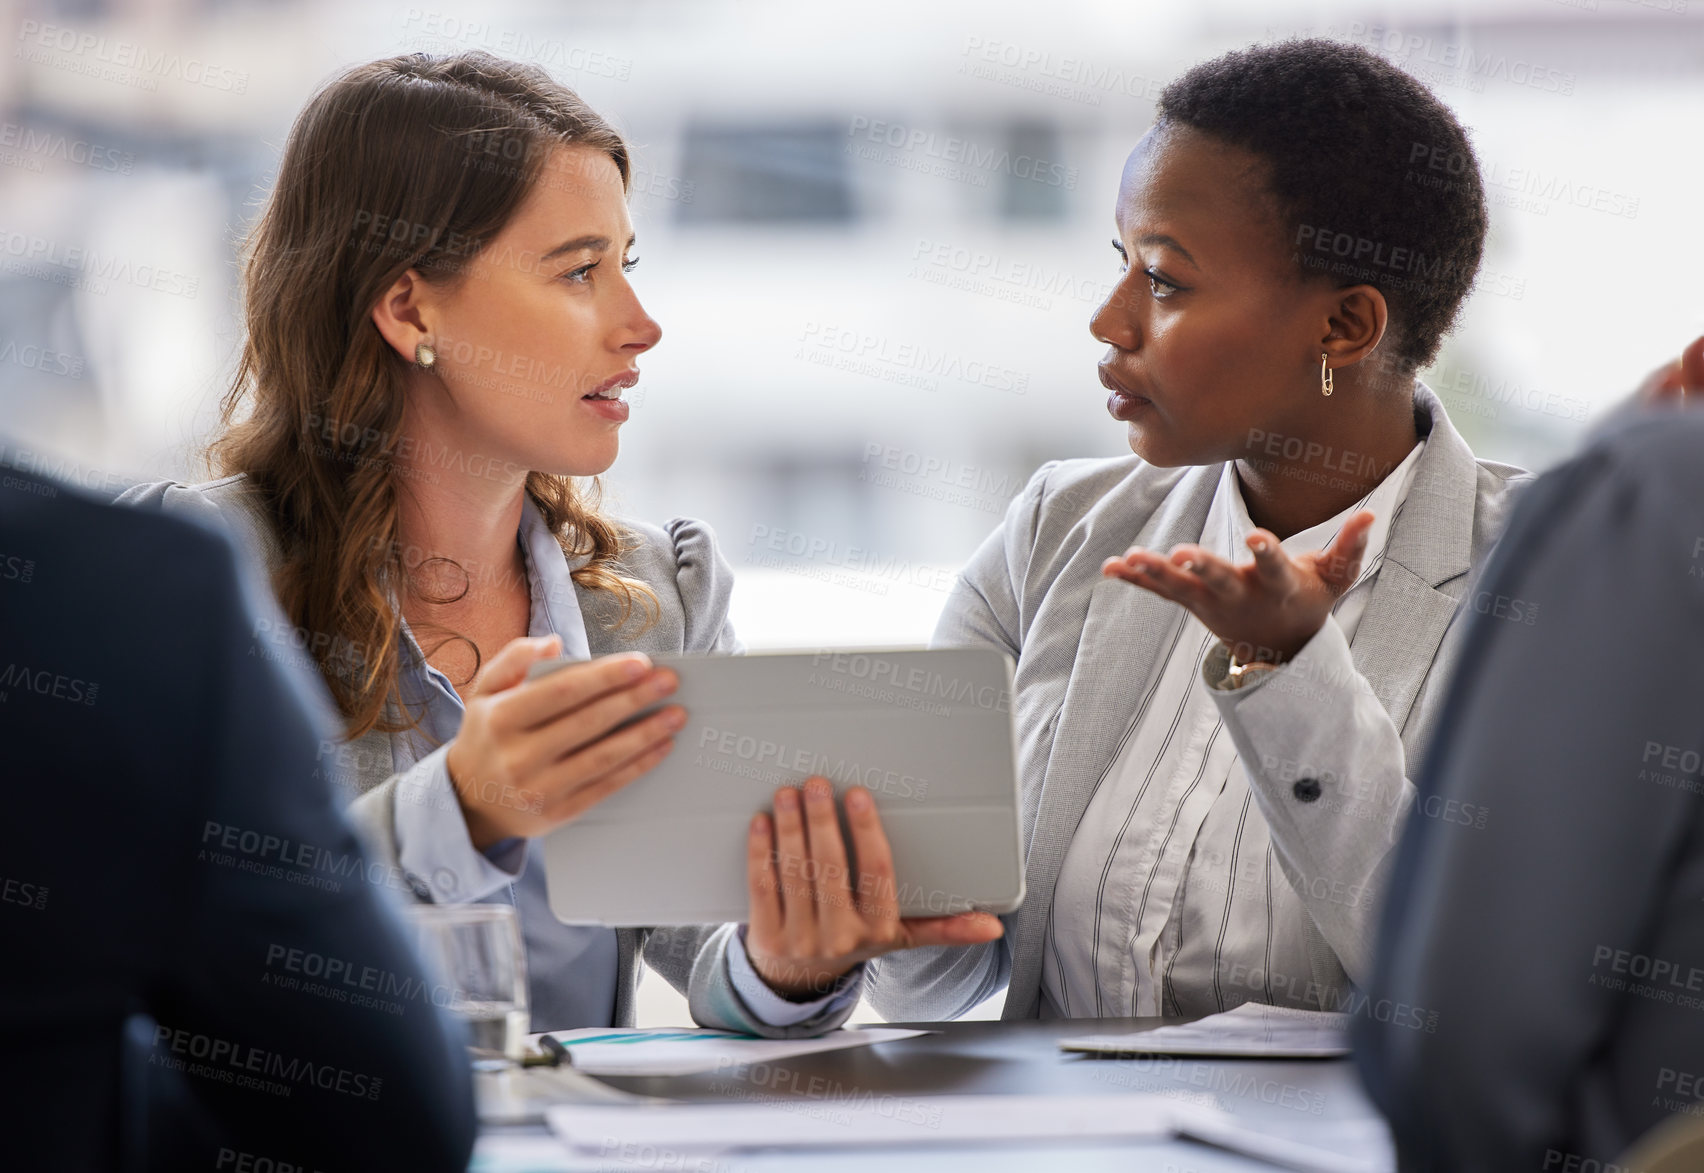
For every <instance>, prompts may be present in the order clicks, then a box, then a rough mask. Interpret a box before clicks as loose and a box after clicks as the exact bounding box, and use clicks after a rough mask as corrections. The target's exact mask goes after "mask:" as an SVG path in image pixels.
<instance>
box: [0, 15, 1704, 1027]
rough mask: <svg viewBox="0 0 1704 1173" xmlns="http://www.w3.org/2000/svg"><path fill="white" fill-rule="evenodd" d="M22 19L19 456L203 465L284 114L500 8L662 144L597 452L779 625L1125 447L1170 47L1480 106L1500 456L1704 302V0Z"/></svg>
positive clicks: (821, 636)
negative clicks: (1349, 73) (608, 426)
mask: <svg viewBox="0 0 1704 1173" xmlns="http://www.w3.org/2000/svg"><path fill="white" fill-rule="evenodd" d="M0 18H3V19H0V26H3V27H4V28H5V29H6V30H7V34H8V36H9V39H10V41H11V44H10V45H9V46H8V47H7V51H6V52H4V53H3V54H0V107H3V111H0V434H4V435H5V436H6V437H8V439H7V440H6V441H5V442H6V445H7V449H6V451H5V453H4V455H3V458H0V464H3V465H4V466H5V467H8V468H9V467H28V468H37V469H42V470H44V471H48V472H55V473H58V474H60V475H62V476H65V477H67V478H68V479H71V480H77V481H81V482H82V483H85V484H89V485H91V486H92V487H96V488H106V489H117V488H119V487H121V486H122V485H123V484H125V483H128V482H131V481H135V480H141V479H151V478H157V477H161V476H173V477H178V478H182V479H200V477H201V476H202V475H203V474H204V466H203V465H202V464H201V455H200V449H201V447H202V445H203V444H204V443H205V441H206V440H207V438H208V436H209V433H210V429H211V428H212V426H213V425H214V423H215V420H216V413H217V403H218V399H219V397H220V396H221V394H222V392H223V391H224V389H225V387H226V384H227V380H228V377H229V372H230V369H231V366H232V363H233V358H234V355H235V352H236V348H237V345H238V336H237V333H236V327H237V313H236V311H237V296H238V285H237V272H236V265H235V255H236V248H237V244H238V242H239V240H240V237H241V234H242V232H243V230H244V228H245V226H246V225H247V223H248V222H249V220H250V218H251V217H252V215H253V214H254V212H255V209H256V207H257V203H258V201H259V200H260V198H262V196H263V195H264V193H265V192H266V190H267V187H268V184H269V182H270V180H271V177H272V175H273V173H274V171H275V168H276V166H277V161H278V155H279V150H280V147H281V145H282V142H283V139H284V136H285V134H286V132H287V130H288V128H289V125H290V122H291V120H292V118H293V117H294V115H295V114H296V112H297V111H298V110H299V109H300V107H301V106H302V104H303V103H304V101H305V100H306V99H307V98H308V96H309V94H310V93H311V92H312V91H313V89H314V88H315V87H316V86H317V85H318V84H319V83H321V82H322V81H324V80H325V79H326V78H327V77H328V76H329V75H331V74H332V73H333V72H334V71H336V70H338V69H339V68H341V67H343V66H346V65H349V64H351V63H354V62H359V61H362V60H366V59H370V58H374V57H379V56H386V55H390V54H394V53H398V52H402V51H409V50H428V51H456V50H460V49H464V48H472V47H481V48H485V49H488V50H490V51H492V52H495V53H499V54H503V55H506V56H510V57H516V58H521V59H526V60H531V61H535V62H537V63H539V64H541V65H543V66H545V67H546V68H548V69H550V70H551V71H552V72H554V73H555V74H556V75H557V76H558V77H559V78H561V79H562V80H564V81H566V82H568V83H569V84H570V85H572V86H574V87H575V88H576V89H578V90H579V91H580V93H581V94H582V95H583V96H584V97H586V98H587V99H588V100H589V101H591V102H592V103H593V104H594V105H595V106H596V107H597V108H598V109H600V110H601V111H602V112H604V113H605V114H606V115H608V116H610V117H611V118H612V119H613V121H615V122H616V124H617V125H619V126H620V127H622V128H623V129H624V130H625V131H626V132H627V133H628V135H629V136H630V138H631V140H632V142H633V143H634V144H635V147H636V160H637V172H638V173H637V175H636V183H635V191H634V195H633V211H634V217H635V222H636V225H637V228H638V232H639V237H640V246H639V248H638V250H637V251H638V253H639V254H640V255H641V256H642V257H643V264H642V266H641V267H640V269H639V270H638V272H637V274H636V281H637V285H638V288H639V291H640V294H641V296H642V298H643V299H644V300H645V302H646V304H647V308H648V309H649V310H650V311H651V313H652V314H653V315H654V316H655V317H656V318H657V319H658V320H659V321H660V322H661V323H662V325H663V329H664V341H663V343H662V345H661V346H660V347H659V348H658V349H657V350H656V351H655V352H654V353H652V354H651V355H649V356H647V357H646V358H645V359H644V360H643V362H642V366H643V371H644V378H643V381H642V382H641V384H640V386H639V387H638V388H636V389H635V390H634V391H633V392H631V393H630V396H629V397H630V399H631V401H632V402H633V403H634V404H635V410H634V413H633V418H632V421H631V422H630V423H629V425H628V426H627V428H626V430H625V431H624V443H623V452H622V455H621V458H620V460H619V461H618V463H617V465H616V467H615V469H614V470H613V472H612V473H611V475H610V476H609V477H608V478H606V482H607V488H608V492H609V495H610V497H611V498H612V499H613V501H614V502H615V504H616V505H617V507H618V508H619V509H620V510H622V511H624V512H628V513H631V514H634V515H637V516H642V517H646V518H650V519H653V520H662V519H664V518H667V517H670V516H674V515H678V514H685V515H690V516H697V517H702V518H705V519H707V520H708V521H710V522H711V523H712V524H713V525H714V526H715V528H716V529H717V531H718V532H719V534H720V536H721V539H722V542H723V545H724V548H725V550H726V553H727V555H728V557H729V558H730V560H731V561H732V562H733V563H734V565H735V567H736V569H737V570H738V571H739V574H740V587H739V591H738V600H737V602H736V620H737V622H738V623H739V625H740V628H741V631H742V634H743V636H744V638H745V639H746V641H747V643H748V644H749V645H750V646H752V647H754V648H761V647H786V646H817V645H822V644H830V643H837V644H907V643H920V642H922V641H924V640H925V639H926V638H927V636H928V633H929V631H930V629H931V627H932V625H933V622H934V618H935V614H936V612H937V611H938V610H939V607H940V605H941V602H942V601H943V599H944V597H945V596H944V592H945V589H946V587H947V586H948V585H949V584H950V582H951V576H952V571H953V568H955V567H956V566H957V565H958V564H959V563H960V562H962V560H963V559H964V558H965V557H966V556H967V555H968V554H969V553H970V552H971V551H972V549H973V548H974V547H975V545H976V544H977V542H979V541H980V540H981V539H982V537H983V536H984V535H985V534H986V533H987V532H988V531H989V530H990V529H991V528H992V527H993V526H994V525H995V524H996V523H997V521H998V520H999V517H1000V515H1001V512H1002V510H1003V509H1004V506H1005V504H1006V502H1007V500H1008V499H1009V498H1010V497H1011V496H1012V495H1013V494H1014V493H1015V492H1016V491H1017V490H1018V489H1019V488H1020V487H1021V486H1022V484H1023V482H1024V480H1025V479H1026V477H1027V476H1028V474H1029V473H1030V472H1031V471H1032V470H1033V469H1034V468H1035V467H1036V466H1037V465H1038V464H1040V463H1041V462H1043V461H1045V460H1049V459H1054V458H1057V457H1066V456H1084V455H1091V456H1100V455H1114V454H1118V453H1120V452H1123V451H1125V449H1124V446H1123V428H1122V426H1121V425H1119V424H1117V423H1116V422H1114V421H1112V420H1110V419H1109V418H1108V417H1107V415H1106V413H1105V410H1104V406H1103V403H1104V398H1105V393H1104V391H1103V390H1102V389H1101V387H1100V385H1099V384H1098V382H1097V381H1096V378H1095V372H1094V364H1095V362H1096V360H1097V358H1098V355H1099V353H1100V350H1101V348H1100V347H1099V345H1098V344H1096V343H1095V342H1094V341H1093V340H1092V339H1091V338H1090V337H1089V335H1088V332H1087V321H1088V317H1089V314H1090V312H1091V310H1092V308H1093V307H1094V305H1095V304H1096V303H1097V302H1098V301H1099V300H1100V298H1101V297H1102V296H1103V295H1104V293H1105V291H1106V289H1107V288H1108V285H1109V284H1110V283H1111V282H1112V281H1114V280H1115V276H1116V272H1117V266H1116V262H1115V257H1114V255H1113V252H1112V249H1111V246H1110V244H1109V239H1110V237H1111V235H1112V207H1113V198H1114V194H1115V191H1116V187H1117V181H1118V174H1119V170H1120V167H1121V164H1122V162H1123V159H1124V157H1125V155H1126V154H1127V153H1128V151H1129V149H1130V148H1131V146H1132V145H1133V144H1134V143H1135V142H1136V140H1137V138H1138V137H1139V136H1140V135H1141V134H1142V132H1143V131H1144V130H1145V129H1146V127H1147V126H1148V124H1149V122H1150V121H1151V119H1152V116H1153V98H1154V96H1155V95H1156V94H1157V93H1158V90H1159V88H1160V87H1161V86H1162V85H1163V84H1164V83H1165V82H1166V81H1168V80H1169V79H1171V78H1172V77H1174V76H1175V75H1176V74H1178V73H1179V72H1180V71H1181V70H1183V69H1185V68H1186V67H1188V66H1189V65H1190V64H1192V63H1194V62H1196V61H1199V60H1201V59H1203V58H1206V57H1209V56H1212V55H1215V54H1217V53H1219V52H1222V51H1224V50H1226V49H1230V48H1234V47H1238V46H1242V45H1246V44H1248V43H1250V42H1253V41H1258V40H1262V39H1269V38H1282V37H1287V36H1291V35H1296V34H1316V35H1326V36H1335V37H1341V38H1344V39H1348V40H1353V41H1356V42H1358V43H1361V44H1364V45H1367V46H1368V47H1370V48H1374V49H1377V50H1379V51H1381V52H1384V53H1385V54H1386V55H1388V56H1390V57H1391V58H1392V59H1393V60H1396V61H1397V62H1399V63H1402V64H1405V65H1406V66H1407V67H1408V68H1410V69H1411V71H1413V72H1415V73H1417V74H1418V75H1419V76H1421V77H1422V78H1423V79H1424V80H1426V81H1427V82H1428V83H1429V84H1431V85H1432V86H1433V88H1434V89H1435V90H1436V91H1437V93H1438V94H1439V95H1440V96H1441V97H1443V98H1444V99H1445V100H1446V101H1447V102H1449V103H1450V104H1451V105H1452V106H1453V107H1454V108H1455V109H1456V110H1457V111H1458V112H1459V114H1460V116H1461V118H1462V119H1463V121H1464V122H1465V123H1466V124H1467V125H1468V126H1469V127H1471V128H1472V130H1473V133H1474V137H1475V143H1476V146H1477V148H1478V150H1479V153H1480V159H1481V164H1482V167H1483V169H1484V172H1485V174H1486V178H1487V181H1488V185H1489V187H1490V191H1491V195H1492V199H1493V206H1492V223H1493V229H1492V236H1491V242H1490V246H1489V249H1488V252H1487V257H1486V264H1485V273H1484V275H1483V277H1482V279H1481V282H1480V287H1479V289H1478V291H1477V292H1476V293H1475V295H1474V297H1473V299H1472V301H1471V302H1470V303H1469V305H1468V307H1467V311H1466V313H1465V316H1464V319H1463V325H1462V327H1461V329H1460V330H1459V332H1458V333H1457V334H1456V335H1455V336H1454V337H1453V338H1452V340H1451V341H1450V342H1449V344H1448V345H1447V346H1446V348H1445V350H1444V352H1443V355H1442V357H1441V358H1440V360H1439V362H1438V364H1437V365H1436V367H1434V368H1433V369H1432V370H1430V371H1429V372H1427V374H1426V377H1427V378H1428V380H1429V381H1431V382H1432V383H1433V385H1434V386H1435V387H1437V388H1438V389H1439V390H1440V391H1441V392H1442V393H1443V395H1444V399H1445V402H1446V404H1447V405H1448V407H1449V409H1450V411H1451V414H1452V417H1453V418H1454V419H1455V420H1456V422H1457V423H1458V425H1459V426H1460V427H1461V429H1462V430H1463V431H1464V432H1465V433H1466V434H1467V435H1468V437H1469V438H1470V440H1471V441H1472V443H1473V444H1474V446H1475V447H1476V449H1477V450H1478V451H1479V452H1480V453H1481V454H1482V455H1485V456H1488V457H1491V458H1495V459H1502V460H1507V461H1511V462H1515V463H1519V464H1524V465H1528V466H1531V467H1542V466H1544V465H1547V464H1549V463H1551V462H1553V461H1555V460H1556V459H1558V458H1559V457H1560V456H1561V455H1563V454H1564V453H1566V452H1567V451H1568V450H1569V448H1570V446H1571V445H1573V444H1574V443H1575V442H1576V441H1577V440H1578V439H1579V438H1580V436H1581V435H1582V434H1583V432H1584V431H1585V430H1586V429H1587V428H1588V427H1589V426H1590V423H1591V421H1592V419H1593V418H1594V417H1595V416H1597V415H1598V414H1599V413H1600V412H1601V411H1603V410H1604V409H1605V408H1606V407H1608V406H1609V405H1610V404H1611V403H1613V402H1614V401H1616V400H1617V399H1619V398H1620V397H1622V396H1623V395H1625V394H1626V392H1627V391H1628V390H1629V389H1630V387H1631V386H1632V385H1633V384H1634V383H1635V382H1636V381H1637V379H1638V378H1639V377H1640V376H1641V375H1642V374H1643V373H1644V372H1646V371H1647V370H1649V369H1650V368H1651V367H1653V366H1655V365H1656V364H1657V363H1659V362H1661V361H1662V360H1664V359H1665V358H1668V357H1671V356H1672V355H1674V354H1676V353H1678V350H1679V348H1680V346H1681V345H1682V343H1683V342H1684V341H1685V340H1686V339H1688V338H1690V337H1692V336H1695V335H1697V334H1698V333H1699V332H1701V331H1704V281H1700V279H1699V276H1698V274H1699V272H1700V266H1701V265H1704V206H1701V204H1700V194H1701V193H1704V183H1701V182H1700V181H1701V180H1704V154H1701V153H1700V151H1699V149H1698V144H1699V142H1700V135H1701V133H1704V0H1457V2H1456V3H1444V2H1434V0H1403V2H1396V0H1390V2H1385V3H1373V2H1365V3H1358V2H1354V0H1342V2H1318V3H1306V2H1300V0H1298V2H1295V3H1285V2H1283V0H1191V2H1189V3H1177V2H1172V3H1157V2H1152V0H1063V2H1060V3H1053V4H1036V3H1033V2H1031V0H1007V2H987V0H984V2H978V3H925V4H920V3H916V2H915V0H911V2H896V0H856V2H854V0H834V2H823V0H814V2H811V3H797V2H788V0H773V2H769V0H584V2H565V0H550V2H543V0H531V2H529V0H481V2H479V3H465V4H464V3H457V2H455V0H423V2H419V3H415V4H392V3H387V2H383V0H339V2H336V3H331V2H327V0H250V2H237V3H212V2H211V0H199V2H198V0H58V2H33V3H30V2H24V3H20V2H18V0H0ZM1443 164H1444V165H1445V166H1447V161H1443ZM1436 165H1437V161H1431V160H1419V161H1417V163H1416V166H1417V167H1422V166H1434V168H1435V166H1436ZM77 250H82V251H80V252H79V251H77ZM3 471H4V469H3V468H0V472H3ZM648 1005H649V1006H650V1007H651V1010H650V1011H648V1016H649V1017H651V1018H652V1019H653V1020H660V1019H663V1018H669V1017H672V1016H673V1015H674V1014H675V1012H676V1011H677V1010H678V1007H675V1006H674V1005H673V1004H669V1003H666V1002H658V1001H652V1002H651V1003H649V1004H648ZM659 1008H660V1009H659Z"/></svg>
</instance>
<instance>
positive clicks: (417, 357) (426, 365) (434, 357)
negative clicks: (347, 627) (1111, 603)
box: [414, 342, 1329, 394]
mask: <svg viewBox="0 0 1704 1173" xmlns="http://www.w3.org/2000/svg"><path fill="white" fill-rule="evenodd" d="M437 361H438V352H437V351H435V350H433V349H432V346H431V344H430V343H427V342H417V343H415V345H414V365H415V366H417V367H419V368H420V369H421V370H424V371H429V370H431V369H432V364H433V363H435V362H437ZM1328 394H1329V392H1328Z"/></svg>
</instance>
